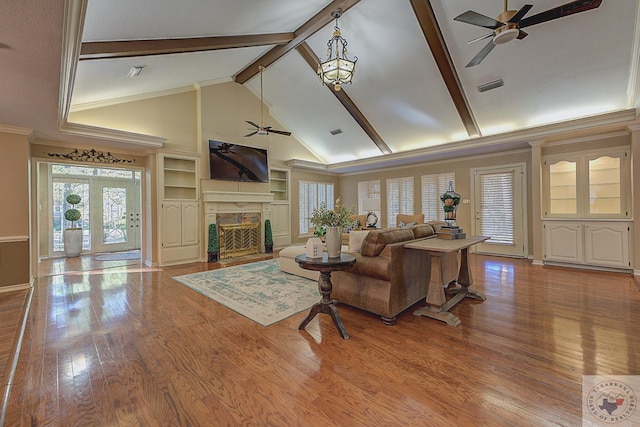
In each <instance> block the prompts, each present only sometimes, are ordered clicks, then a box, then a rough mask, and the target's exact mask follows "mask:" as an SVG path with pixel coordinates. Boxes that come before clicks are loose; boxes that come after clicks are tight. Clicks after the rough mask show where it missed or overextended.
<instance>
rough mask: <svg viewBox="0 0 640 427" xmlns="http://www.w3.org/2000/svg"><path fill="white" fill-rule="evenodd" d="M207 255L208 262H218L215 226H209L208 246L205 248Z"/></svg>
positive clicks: (216, 229) (216, 228) (216, 230)
mask: <svg viewBox="0 0 640 427" xmlns="http://www.w3.org/2000/svg"><path fill="white" fill-rule="evenodd" d="M207 252H208V254H209V258H208V261H209V262H216V261H218V227H216V225H215V224H209V245H208V246H207Z"/></svg>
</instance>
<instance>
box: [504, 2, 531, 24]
mask: <svg viewBox="0 0 640 427" xmlns="http://www.w3.org/2000/svg"><path fill="white" fill-rule="evenodd" d="M532 7H533V5H532V4H525V5H524V6H522V7H521V8H520V10H519V11H518V12H517V13H516V14H515V15H513V16H512V17H511V19H509V22H510V23H512V24H517V23H518V22H520V20H521V19H522V18H524V15H526V14H527V12H529V10H530V9H531V8H532Z"/></svg>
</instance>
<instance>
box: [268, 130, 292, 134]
mask: <svg viewBox="0 0 640 427" xmlns="http://www.w3.org/2000/svg"><path fill="white" fill-rule="evenodd" d="M267 132H269V133H277V134H279V135H284V136H291V132H287V131H286V130H276V129H269V130H268V131H267Z"/></svg>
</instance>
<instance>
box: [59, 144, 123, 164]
mask: <svg viewBox="0 0 640 427" xmlns="http://www.w3.org/2000/svg"><path fill="white" fill-rule="evenodd" d="M48 154H49V156H50V157H58V158H60V159H68V160H74V161H76V162H86V163H110V164H113V163H133V162H134V160H132V159H119V158H117V157H115V156H114V155H113V154H111V153H110V152H107V154H105V153H103V152H102V151H96V150H95V149H93V148H92V149H91V150H82V152H80V151H79V150H78V149H77V148H76V149H75V150H73V151H72V152H70V153H67V154H58V153H48Z"/></svg>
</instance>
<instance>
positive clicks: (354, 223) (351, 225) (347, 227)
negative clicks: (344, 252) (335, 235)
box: [342, 219, 360, 233]
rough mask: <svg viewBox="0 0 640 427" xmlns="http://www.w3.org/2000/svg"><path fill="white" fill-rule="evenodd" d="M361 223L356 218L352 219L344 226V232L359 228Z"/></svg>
mask: <svg viewBox="0 0 640 427" xmlns="http://www.w3.org/2000/svg"><path fill="white" fill-rule="evenodd" d="M359 225H360V223H359V222H358V220H357V219H356V220H355V221H351V222H350V223H349V224H347V225H345V226H344V227H343V228H342V231H343V233H350V232H351V231H352V230H355V229H356V228H358V226H359Z"/></svg>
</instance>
